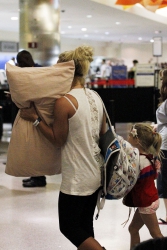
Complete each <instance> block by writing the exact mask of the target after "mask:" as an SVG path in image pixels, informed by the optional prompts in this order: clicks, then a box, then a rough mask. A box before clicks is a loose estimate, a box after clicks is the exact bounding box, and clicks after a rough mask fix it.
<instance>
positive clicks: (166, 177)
mask: <svg viewBox="0 0 167 250" xmlns="http://www.w3.org/2000/svg"><path fill="white" fill-rule="evenodd" d="M160 78H161V80H162V86H161V89H160V98H159V107H158V109H157V111H156V118H157V126H156V130H157V132H159V133H160V135H161V137H162V146H161V149H162V151H163V157H162V166H161V173H160V174H159V175H158V179H157V188H158V194H159V198H163V200H164V204H165V213H166V214H165V218H164V219H160V220H161V221H162V223H164V224H167V69H165V70H162V71H160Z"/></svg>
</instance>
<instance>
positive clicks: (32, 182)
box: [12, 50, 47, 188]
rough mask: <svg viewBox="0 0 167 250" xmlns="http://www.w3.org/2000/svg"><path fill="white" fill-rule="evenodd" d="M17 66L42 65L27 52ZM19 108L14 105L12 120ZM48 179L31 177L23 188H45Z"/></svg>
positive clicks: (22, 54) (19, 56) (26, 180)
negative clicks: (36, 62)
mask: <svg viewBox="0 0 167 250" xmlns="http://www.w3.org/2000/svg"><path fill="white" fill-rule="evenodd" d="M16 59H17V66H18V67H21V68H24V67H40V65H38V64H35V62H34V60H33V58H32V55H31V54H30V52H29V51H27V50H22V51H20V52H19V53H18V54H17V56H16ZM18 110H19V109H18V107H17V106H16V105H15V104H14V103H13V108H12V120H13V122H14V119H15V117H16V115H17V113H18ZM46 184H47V183H46V177H45V176H35V177H30V178H27V179H23V187H26V188H31V187H44V186H46Z"/></svg>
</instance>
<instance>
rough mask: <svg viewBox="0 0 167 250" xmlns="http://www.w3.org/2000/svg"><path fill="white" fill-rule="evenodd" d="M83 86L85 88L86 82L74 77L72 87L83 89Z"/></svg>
mask: <svg viewBox="0 0 167 250" xmlns="http://www.w3.org/2000/svg"><path fill="white" fill-rule="evenodd" d="M81 88H84V84H83V83H82V81H79V80H75V79H74V80H73V83H72V86H71V89H81Z"/></svg>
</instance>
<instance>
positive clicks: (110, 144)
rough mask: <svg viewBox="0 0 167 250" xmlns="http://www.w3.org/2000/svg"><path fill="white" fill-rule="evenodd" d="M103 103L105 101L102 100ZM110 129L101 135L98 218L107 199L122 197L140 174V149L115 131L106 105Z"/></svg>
mask: <svg viewBox="0 0 167 250" xmlns="http://www.w3.org/2000/svg"><path fill="white" fill-rule="evenodd" d="M102 103H103V101H102ZM103 108H104V111H105V114H106V118H107V122H108V126H109V129H108V131H107V132H106V133H105V134H104V135H102V136H101V138H100V141H99V147H100V148H101V153H102V154H103V156H104V159H105V163H104V165H103V167H102V168H103V181H102V189H101V190H100V191H99V197H98V201H97V209H98V214H97V215H96V219H97V218H98V215H99V212H100V209H102V208H103V206H104V202H105V199H110V200H113V199H121V198H123V197H124V196H125V195H126V194H127V193H129V191H130V190H131V189H132V188H133V187H134V185H135V183H136V181H137V178H138V175H139V151H138V149H137V148H134V147H132V145H131V144H130V143H129V142H127V141H126V140H124V139H123V138H122V137H121V136H119V135H117V134H116V133H115V131H114V128H113V126H112V125H111V121H110V119H109V116H108V113H107V111H106V108H105V105H104V103H103Z"/></svg>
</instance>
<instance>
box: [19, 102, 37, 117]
mask: <svg viewBox="0 0 167 250" xmlns="http://www.w3.org/2000/svg"><path fill="white" fill-rule="evenodd" d="M20 117H21V118H22V119H24V120H26V121H31V122H34V121H35V120H36V119H37V118H38V114H37V111H36V109H35V106H34V103H33V102H32V103H31V105H30V107H29V108H22V109H20Z"/></svg>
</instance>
